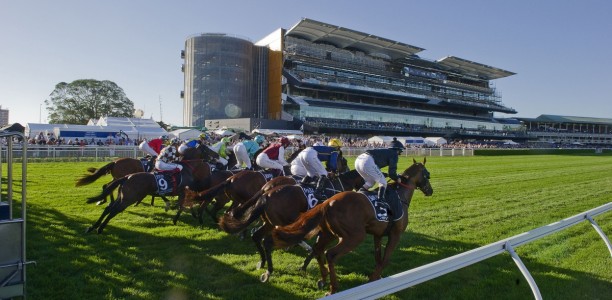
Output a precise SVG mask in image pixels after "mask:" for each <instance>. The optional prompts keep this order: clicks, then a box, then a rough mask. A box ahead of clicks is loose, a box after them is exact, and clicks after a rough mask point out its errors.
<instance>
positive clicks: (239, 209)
mask: <svg viewBox="0 0 612 300" xmlns="http://www.w3.org/2000/svg"><path fill="white" fill-rule="evenodd" d="M263 193H265V191H264V189H263V188H262V189H260V190H259V191H257V193H255V195H253V197H251V199H249V200H247V201H245V202H244V203H242V204H240V205H238V206H237V207H236V208H234V209H233V210H232V211H231V213H232V215H233V216H234V218H240V217H242V215H244V212H245V211H246V210H247V209H248V208H250V207H251V206H253V205H254V204H255V203H257V200H258V199H259V197H261V195H263Z"/></svg>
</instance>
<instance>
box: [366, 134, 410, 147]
mask: <svg viewBox="0 0 612 300" xmlns="http://www.w3.org/2000/svg"><path fill="white" fill-rule="evenodd" d="M393 138H397V140H398V141H400V142H402V144H404V143H403V141H404V138H403V137H394V136H383V135H376V136H373V137H371V138H369V139H368V144H380V145H385V146H389V144H390V143H391V141H392V140H393Z"/></svg>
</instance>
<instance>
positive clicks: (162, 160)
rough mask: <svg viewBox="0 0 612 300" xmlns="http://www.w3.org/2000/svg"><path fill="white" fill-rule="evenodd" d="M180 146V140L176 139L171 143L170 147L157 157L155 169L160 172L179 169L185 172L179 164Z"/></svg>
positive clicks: (165, 148)
mask: <svg viewBox="0 0 612 300" xmlns="http://www.w3.org/2000/svg"><path fill="white" fill-rule="evenodd" d="M179 144H180V141H179V139H177V138H174V139H172V141H171V142H170V145H168V146H166V147H164V148H163V149H162V150H161V151H160V153H159V155H158V156H157V161H156V162H155V169H157V170H160V171H169V170H175V169H178V170H179V171H180V170H183V166H182V165H180V164H177V163H176V161H177V160H178V157H179V153H178V146H179Z"/></svg>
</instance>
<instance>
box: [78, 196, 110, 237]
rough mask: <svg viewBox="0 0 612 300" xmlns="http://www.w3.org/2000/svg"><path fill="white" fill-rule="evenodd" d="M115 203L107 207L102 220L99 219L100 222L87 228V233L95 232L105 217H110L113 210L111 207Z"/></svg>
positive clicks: (101, 217)
mask: <svg viewBox="0 0 612 300" xmlns="http://www.w3.org/2000/svg"><path fill="white" fill-rule="evenodd" d="M113 203H114V202H113ZM113 203H111V204H109V205H107V206H106V207H105V208H104V211H102V214H101V215H100V218H98V220H97V221H96V222H95V223H94V224H93V225H91V226H89V228H87V230H86V231H85V232H86V233H90V232H92V231H94V229H96V228H98V227H99V226H100V223H102V220H103V219H104V217H105V216H106V215H108V213H109V212H110V210H111V208H110V207H111V205H112V204H113Z"/></svg>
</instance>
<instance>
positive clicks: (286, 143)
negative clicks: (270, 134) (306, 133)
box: [280, 137, 290, 147]
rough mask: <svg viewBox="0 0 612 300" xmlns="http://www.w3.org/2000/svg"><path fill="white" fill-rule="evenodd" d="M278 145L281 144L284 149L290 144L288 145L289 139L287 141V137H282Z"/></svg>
mask: <svg viewBox="0 0 612 300" xmlns="http://www.w3.org/2000/svg"><path fill="white" fill-rule="evenodd" d="M280 143H281V145H283V146H285V147H287V146H289V144H290V143H289V139H288V138H287V137H282V138H281V139H280Z"/></svg>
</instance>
